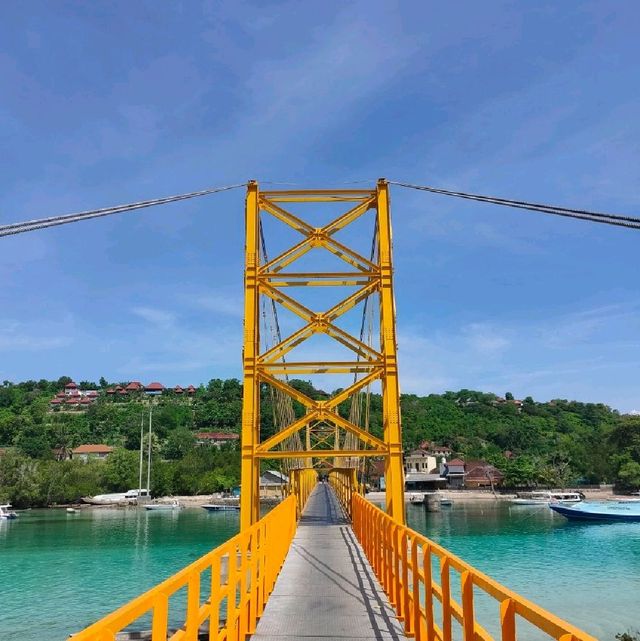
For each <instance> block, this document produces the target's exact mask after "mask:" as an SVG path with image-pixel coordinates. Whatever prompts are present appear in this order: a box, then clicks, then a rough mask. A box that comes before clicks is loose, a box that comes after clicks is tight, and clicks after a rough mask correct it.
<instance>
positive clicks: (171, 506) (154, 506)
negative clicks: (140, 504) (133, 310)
mask: <svg viewBox="0 0 640 641" xmlns="http://www.w3.org/2000/svg"><path fill="white" fill-rule="evenodd" d="M144 509H145V510H151V511H153V512H164V511H168V510H180V509H182V505H180V503H179V502H178V501H171V503H147V504H146V505H145V506H144Z"/></svg>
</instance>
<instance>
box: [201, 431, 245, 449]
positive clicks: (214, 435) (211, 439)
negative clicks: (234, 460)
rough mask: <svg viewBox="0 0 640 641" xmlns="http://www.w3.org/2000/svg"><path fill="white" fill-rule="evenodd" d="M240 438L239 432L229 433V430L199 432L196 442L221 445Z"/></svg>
mask: <svg viewBox="0 0 640 641" xmlns="http://www.w3.org/2000/svg"><path fill="white" fill-rule="evenodd" d="M239 438H240V435H239V434H229V433H228V432H197V433H196V442H197V443H198V445H215V446H217V447H220V445H221V444H222V443H231V442H233V441H237V440H238V439H239Z"/></svg>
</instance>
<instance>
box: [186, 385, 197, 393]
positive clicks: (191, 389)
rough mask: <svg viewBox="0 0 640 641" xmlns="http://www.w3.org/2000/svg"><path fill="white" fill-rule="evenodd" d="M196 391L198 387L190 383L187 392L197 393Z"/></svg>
mask: <svg viewBox="0 0 640 641" xmlns="http://www.w3.org/2000/svg"><path fill="white" fill-rule="evenodd" d="M195 393H196V388H195V387H194V386H193V385H189V387H187V394H195Z"/></svg>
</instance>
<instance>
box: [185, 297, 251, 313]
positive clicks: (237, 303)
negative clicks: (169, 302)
mask: <svg viewBox="0 0 640 641" xmlns="http://www.w3.org/2000/svg"><path fill="white" fill-rule="evenodd" d="M186 302H187V303H189V304H191V305H193V306H194V307H199V308H200V309H204V310H207V311H209V312H215V313H216V314H222V315H223V316H233V317H237V318H242V317H243V315H244V309H243V305H242V298H241V297H239V296H237V295H233V294H222V293H218V292H213V293H211V294H201V295H199V296H191V297H189V298H187V299H186Z"/></svg>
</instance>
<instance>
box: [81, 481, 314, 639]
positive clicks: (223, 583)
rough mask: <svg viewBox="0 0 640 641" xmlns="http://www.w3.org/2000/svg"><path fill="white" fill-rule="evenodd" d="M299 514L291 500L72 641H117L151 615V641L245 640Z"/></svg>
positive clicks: (294, 499)
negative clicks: (174, 608)
mask: <svg viewBox="0 0 640 641" xmlns="http://www.w3.org/2000/svg"><path fill="white" fill-rule="evenodd" d="M305 489H306V485H305ZM296 512H297V505H296V497H294V496H289V497H287V498H286V499H285V500H284V501H283V502H282V503H280V504H279V505H278V506H276V507H275V508H273V510H271V511H270V512H269V513H268V514H266V516H264V517H263V518H262V519H260V520H259V521H258V522H257V523H255V524H254V525H252V526H251V527H249V528H247V529H245V530H244V531H242V532H240V533H239V534H237V535H236V536H234V537H233V538H231V539H229V540H228V541H227V542H226V543H223V544H222V545H220V546H219V547H217V548H215V549H214V550H212V551H211V552H208V553H207V554H205V555H204V556H203V557H201V558H200V559H198V560H197V561H195V562H194V563H191V564H190V565H188V566H187V567H186V568H184V569H183V570H181V571H180V572H178V573H177V574H174V575H173V576H172V577H170V578H168V579H167V580H166V581H163V582H162V583H160V584H159V585H157V586H156V587H154V588H152V589H151V590H149V591H147V592H145V593H144V594H142V595H141V596H139V597H137V598H135V599H133V601H130V602H129V603H127V604H126V605H123V606H122V607H121V608H119V609H118V610H115V611H114V612H112V613H111V614H109V615H107V616H106V617H104V618H103V619H100V621H98V622H96V623H94V624H93V625H91V626H89V627H88V628H86V629H85V630H83V631H82V632H80V633H79V634H77V635H74V636H73V637H72V638H73V640H74V641H115V639H116V635H117V634H118V633H119V632H121V631H123V630H124V629H125V628H127V627H129V626H131V624H133V623H134V622H136V621H139V620H140V619H142V618H143V617H147V616H149V615H150V616H151V639H152V641H167V638H169V640H170V641H197V639H198V638H199V634H201V633H202V631H203V629H207V628H208V636H207V638H208V639H209V641H222V640H224V641H240V640H241V641H244V639H245V636H246V635H247V634H252V633H253V632H254V631H255V626H256V622H257V619H258V617H260V615H261V614H262V612H263V609H264V606H265V603H266V602H267V598H268V597H269V595H270V594H271V591H272V590H273V586H274V585H275V582H276V578H277V576H278V573H279V571H280V568H281V566H282V563H283V562H284V559H285V557H286V555H287V551H288V550H289V545H290V543H291V540H292V539H293V535H294V533H295V530H296ZM207 583H208V585H206V584H207ZM184 590H186V616H185V615H184V613H181V612H178V613H177V614H176V615H175V616H174V617H173V619H174V620H175V618H176V617H178V616H179V617H181V621H180V626H178V627H179V629H175V628H176V626H175V624H174V626H173V629H171V625H170V624H171V617H170V611H171V608H170V606H171V605H172V603H171V598H172V597H175V599H176V601H177V600H178V599H179V595H178V593H182V591H184ZM173 605H178V604H173ZM182 620H184V625H182Z"/></svg>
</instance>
